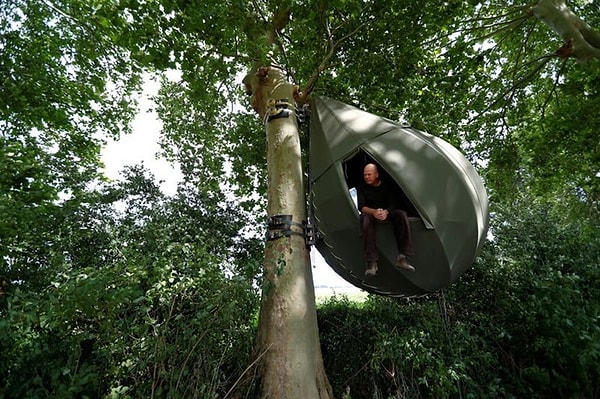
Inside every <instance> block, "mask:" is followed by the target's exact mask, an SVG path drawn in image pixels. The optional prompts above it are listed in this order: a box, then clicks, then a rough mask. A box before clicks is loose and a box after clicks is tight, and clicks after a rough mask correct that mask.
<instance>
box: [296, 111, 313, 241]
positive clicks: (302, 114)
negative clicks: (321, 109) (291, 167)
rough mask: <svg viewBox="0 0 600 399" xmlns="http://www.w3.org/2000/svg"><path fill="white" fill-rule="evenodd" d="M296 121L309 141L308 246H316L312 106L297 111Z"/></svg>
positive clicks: (306, 225)
mask: <svg viewBox="0 0 600 399" xmlns="http://www.w3.org/2000/svg"><path fill="white" fill-rule="evenodd" d="M296 120H297V121H298V128H300V126H302V130H303V132H304V134H305V135H306V138H307V140H308V143H307V144H308V145H307V146H308V161H307V162H306V170H307V172H306V174H307V179H306V180H307V182H306V193H305V199H306V222H305V229H306V245H307V246H310V245H315V243H316V241H317V235H318V230H317V228H316V227H315V223H314V212H313V189H312V177H311V174H310V169H311V167H310V154H311V152H312V148H311V142H310V136H311V134H310V105H309V104H304V105H303V106H302V108H297V109H296Z"/></svg>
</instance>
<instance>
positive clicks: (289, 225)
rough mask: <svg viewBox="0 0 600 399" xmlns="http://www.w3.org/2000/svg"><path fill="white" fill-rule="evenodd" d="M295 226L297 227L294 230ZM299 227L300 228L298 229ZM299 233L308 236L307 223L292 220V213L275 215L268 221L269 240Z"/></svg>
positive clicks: (298, 234)
mask: <svg viewBox="0 0 600 399" xmlns="http://www.w3.org/2000/svg"><path fill="white" fill-rule="evenodd" d="M293 228H296V230H294V229H293ZM298 229H300V230H299V231H298ZM291 235H297V236H301V237H305V236H306V228H305V224H303V223H298V222H294V221H292V215H275V216H271V217H269V219H268V221H267V241H273V240H277V239H278V238H282V237H289V236H291Z"/></svg>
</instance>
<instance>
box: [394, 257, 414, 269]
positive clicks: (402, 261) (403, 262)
mask: <svg viewBox="0 0 600 399" xmlns="http://www.w3.org/2000/svg"><path fill="white" fill-rule="evenodd" d="M396 266H398V267H399V268H400V269H402V270H407V271H409V272H414V271H415V268H414V267H413V266H412V265H411V264H410V263H408V258H407V257H406V255H404V254H400V255H398V260H397V261H396Z"/></svg>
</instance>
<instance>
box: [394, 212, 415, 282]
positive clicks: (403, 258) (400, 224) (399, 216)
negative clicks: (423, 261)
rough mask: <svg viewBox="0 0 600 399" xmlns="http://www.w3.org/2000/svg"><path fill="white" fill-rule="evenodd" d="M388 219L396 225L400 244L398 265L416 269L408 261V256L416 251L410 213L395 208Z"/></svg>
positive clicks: (402, 267) (395, 233) (395, 230)
mask: <svg viewBox="0 0 600 399" xmlns="http://www.w3.org/2000/svg"><path fill="white" fill-rule="evenodd" d="M388 219H390V220H391V221H392V225H393V226H394V235H395V236H396V245H397V246H398V259H397V261H396V265H397V266H398V267H399V268H400V269H403V270H408V271H411V272H413V271H415V268H414V267H413V266H412V265H411V264H410V262H409V261H408V258H407V257H408V256H412V255H414V253H415V251H414V249H413V244H412V234H411V231H410V223H409V221H408V215H407V214H406V212H405V211H403V210H401V209H395V210H393V211H392V212H391V213H390V215H389V216H388Z"/></svg>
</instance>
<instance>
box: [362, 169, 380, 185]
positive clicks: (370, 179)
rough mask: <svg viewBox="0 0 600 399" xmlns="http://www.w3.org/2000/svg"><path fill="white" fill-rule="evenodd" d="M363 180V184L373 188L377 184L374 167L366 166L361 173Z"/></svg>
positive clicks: (376, 174) (377, 174)
mask: <svg viewBox="0 0 600 399" xmlns="http://www.w3.org/2000/svg"><path fill="white" fill-rule="evenodd" d="M363 178H364V179H365V183H367V184H368V185H370V186H374V185H376V184H377V183H378V182H379V173H377V169H375V167H373V166H371V165H367V166H366V167H365V170H364V171H363Z"/></svg>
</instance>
